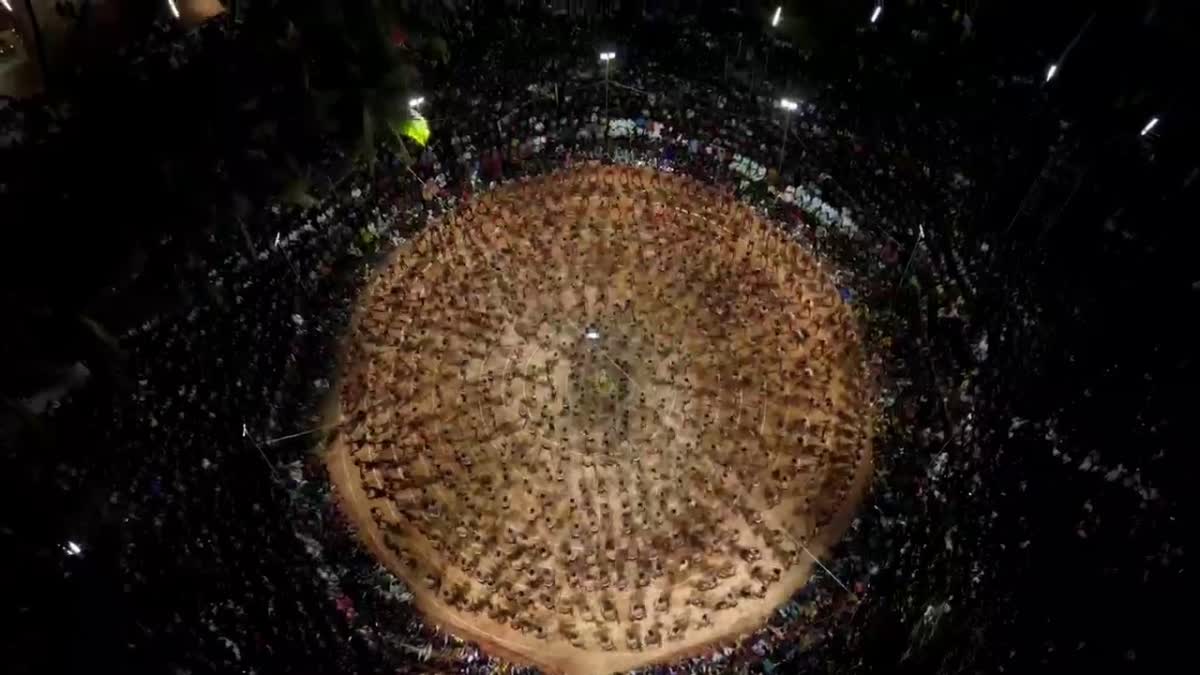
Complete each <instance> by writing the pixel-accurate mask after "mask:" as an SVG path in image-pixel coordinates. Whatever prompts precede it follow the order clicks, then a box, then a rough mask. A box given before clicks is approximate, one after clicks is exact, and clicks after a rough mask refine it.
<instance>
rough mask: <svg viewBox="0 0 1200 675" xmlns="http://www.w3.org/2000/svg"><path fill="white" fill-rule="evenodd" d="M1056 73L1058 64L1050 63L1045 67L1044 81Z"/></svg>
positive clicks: (1051, 78)
mask: <svg viewBox="0 0 1200 675" xmlns="http://www.w3.org/2000/svg"><path fill="white" fill-rule="evenodd" d="M1057 74H1058V64H1057V63H1051V64H1050V67H1049V68H1047V69H1046V81H1047V82H1049V81H1050V80H1053V79H1054V76H1055V75H1057Z"/></svg>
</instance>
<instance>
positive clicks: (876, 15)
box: [871, 5, 883, 23]
mask: <svg viewBox="0 0 1200 675" xmlns="http://www.w3.org/2000/svg"><path fill="white" fill-rule="evenodd" d="M880 14H883V5H875V11H873V12H871V23H875V22H876V21H878V20H879V15H880Z"/></svg>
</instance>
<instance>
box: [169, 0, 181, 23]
mask: <svg viewBox="0 0 1200 675" xmlns="http://www.w3.org/2000/svg"><path fill="white" fill-rule="evenodd" d="M167 7H168V8H170V10H171V16H173V17H175V18H176V19H178V18H179V6H178V5H176V4H175V0H167Z"/></svg>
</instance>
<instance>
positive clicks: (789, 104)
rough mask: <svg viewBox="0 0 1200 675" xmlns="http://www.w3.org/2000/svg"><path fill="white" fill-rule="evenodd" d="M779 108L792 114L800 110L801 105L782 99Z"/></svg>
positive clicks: (788, 99)
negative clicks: (797, 109)
mask: <svg viewBox="0 0 1200 675" xmlns="http://www.w3.org/2000/svg"><path fill="white" fill-rule="evenodd" d="M779 107H780V108H783V109H784V110H786V111H788V112H792V111H793V110H795V109H796V108H799V107H800V104H799V103H797V102H795V101H793V100H792V99H790V98H781V99H779Z"/></svg>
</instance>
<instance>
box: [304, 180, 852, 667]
mask: <svg viewBox="0 0 1200 675" xmlns="http://www.w3.org/2000/svg"><path fill="white" fill-rule="evenodd" d="M871 410H872V407H871V403H870V395H869V391H868V387H867V384H866V370H865V367H864V365H863V355H862V349H861V346H860V344H859V341H858V338H857V331H856V325H855V322H854V320H853V319H852V317H851V315H850V313H849V311H848V310H847V308H846V307H845V306H844V305H843V304H842V302H841V300H840V297H839V296H838V294H837V292H836V289H835V288H834V287H833V285H832V284H831V283H830V281H829V278H828V275H827V274H826V273H825V271H824V270H823V269H822V268H821V266H820V265H819V264H818V263H817V261H816V260H815V259H813V258H812V256H810V255H809V254H808V253H807V252H805V251H804V250H802V249H800V248H799V247H798V246H796V245H795V244H793V243H792V242H790V241H787V240H785V239H783V238H781V237H780V236H779V235H778V233H777V232H776V231H775V229H774V228H772V227H771V226H770V225H769V224H767V223H764V222H762V220H761V219H760V218H759V217H758V216H757V215H756V214H755V213H754V212H752V211H751V210H749V209H747V208H746V207H745V206H743V205H741V204H739V203H737V202H735V201H733V200H730V199H728V198H727V197H726V196H724V195H721V194H719V193H717V192H715V191H714V190H712V189H711V188H708V187H706V186H704V185H702V184H699V183H696V182H695V181H692V180H690V179H687V178H683V177H680V176H676V175H671V174H662V173H658V172H654V171H650V170H648V169H639V168H633V167H599V166H590V167H584V168H579V169H574V170H569V171H562V172H558V173H555V174H551V175H548V176H545V177H542V178H539V179H535V180H531V181H526V182H521V183H516V184H513V185H509V186H505V187H503V188H501V189H498V190H496V191H493V192H490V193H487V194H486V195H483V196H481V197H480V198H478V199H477V200H476V201H475V202H473V203H471V204H469V205H467V206H466V207H465V208H463V209H460V210H459V212H458V213H456V214H455V215H453V216H451V217H450V218H449V219H448V220H447V221H446V222H443V223H440V224H438V225H436V226H433V227H430V228H428V229H427V230H425V231H424V232H423V233H422V234H421V235H420V236H419V237H418V238H417V239H415V240H414V241H412V242H410V243H409V244H407V245H406V246H405V247H403V248H402V249H401V250H398V251H397V252H396V253H395V254H394V255H393V256H392V257H391V258H390V259H389V260H388V261H387V263H386V264H384V265H383V266H381V268H380V269H379V270H378V272H377V274H376V275H375V276H374V277H373V278H372V280H371V281H370V282H369V284H368V286H367V288H366V290H365V291H364V293H363V295H362V297H361V300H360V303H359V307H358V311H357V313H356V316H355V318H354V320H353V322H352V326H351V329H350V331H349V334H348V335H347V337H346V342H345V351H344V355H343V360H342V364H341V379H340V382H339V388H338V395H337V400H336V402H335V404H334V412H333V413H332V414H333V416H334V417H335V421H336V423H337V430H336V432H335V433H334V434H333V436H332V438H331V442H330V445H329V452H328V454H327V461H328V466H329V470H330V475H331V477H332V479H333V482H334V485H335V486H336V489H337V492H338V495H339V496H340V498H341V500H342V503H343V505H344V506H345V508H346V510H347V511H348V512H349V513H350V515H351V516H352V517H353V518H354V520H355V522H356V523H357V524H358V526H359V529H360V532H361V534H362V537H363V540H364V542H365V544H366V545H367V546H369V547H370V549H371V550H372V551H373V552H374V554H375V555H377V556H378V557H379V558H380V560H381V561H383V562H384V563H385V564H386V565H387V566H388V567H389V569H391V570H392V571H393V572H394V573H396V574H397V575H399V576H400V577H402V578H403V579H404V580H405V581H406V582H407V583H408V584H409V585H410V587H411V588H412V589H413V592H414V596H415V599H416V602H417V604H418V606H419V607H420V608H421V610H422V611H423V612H424V613H425V615H426V616H427V617H428V619H429V620H430V621H432V622H434V623H436V624H438V625H440V626H441V627H443V628H444V629H446V630H448V631H450V632H452V633H454V634H456V635H459V636H461V637H463V638H465V639H470V640H474V641H477V642H479V643H480V644H481V645H482V646H483V647H484V649H485V650H487V651H490V652H492V653H495V654H497V655H499V656H502V657H505V658H508V659H510V660H513V661H516V662H521V663H531V664H535V665H537V666H539V667H541V668H543V669H544V670H547V671H551V672H563V673H597V672H613V671H621V670H628V669H631V668H635V667H638V666H641V665H645V664H648V663H655V662H664V661H670V660H674V659H677V658H681V657H682V656H685V655H688V654H693V653H698V652H701V651H704V650H705V649H707V648H709V647H711V646H712V645H713V644H714V643H719V642H721V641H723V640H729V639H733V638H736V637H737V636H739V635H742V634H745V633H747V632H750V631H752V630H754V629H755V628H757V627H759V626H761V625H762V624H763V623H764V622H765V621H766V619H767V618H768V617H769V615H770V614H771V612H772V611H774V609H775V608H777V607H778V606H780V605H781V604H783V603H784V602H786V600H787V599H788V598H789V597H790V596H791V595H792V594H793V593H794V592H795V591H796V590H797V589H798V588H800V587H801V586H803V585H804V584H805V583H806V582H807V580H808V579H809V576H810V574H811V572H812V567H813V565H814V559H815V558H820V557H821V556H823V555H825V554H827V552H828V550H829V548H830V547H831V546H832V545H833V544H834V543H836V541H837V539H838V538H839V537H840V536H841V534H842V533H843V532H844V530H845V528H846V527H847V525H848V524H849V522H850V520H851V519H852V518H853V514H854V511H855V509H856V508H857V505H858V503H859V501H860V500H861V493H862V490H863V489H864V488H865V486H866V485H867V484H868V483H869V478H870V473H871V448H870V441H871V439H870V430H871V428H872V420H871Z"/></svg>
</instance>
